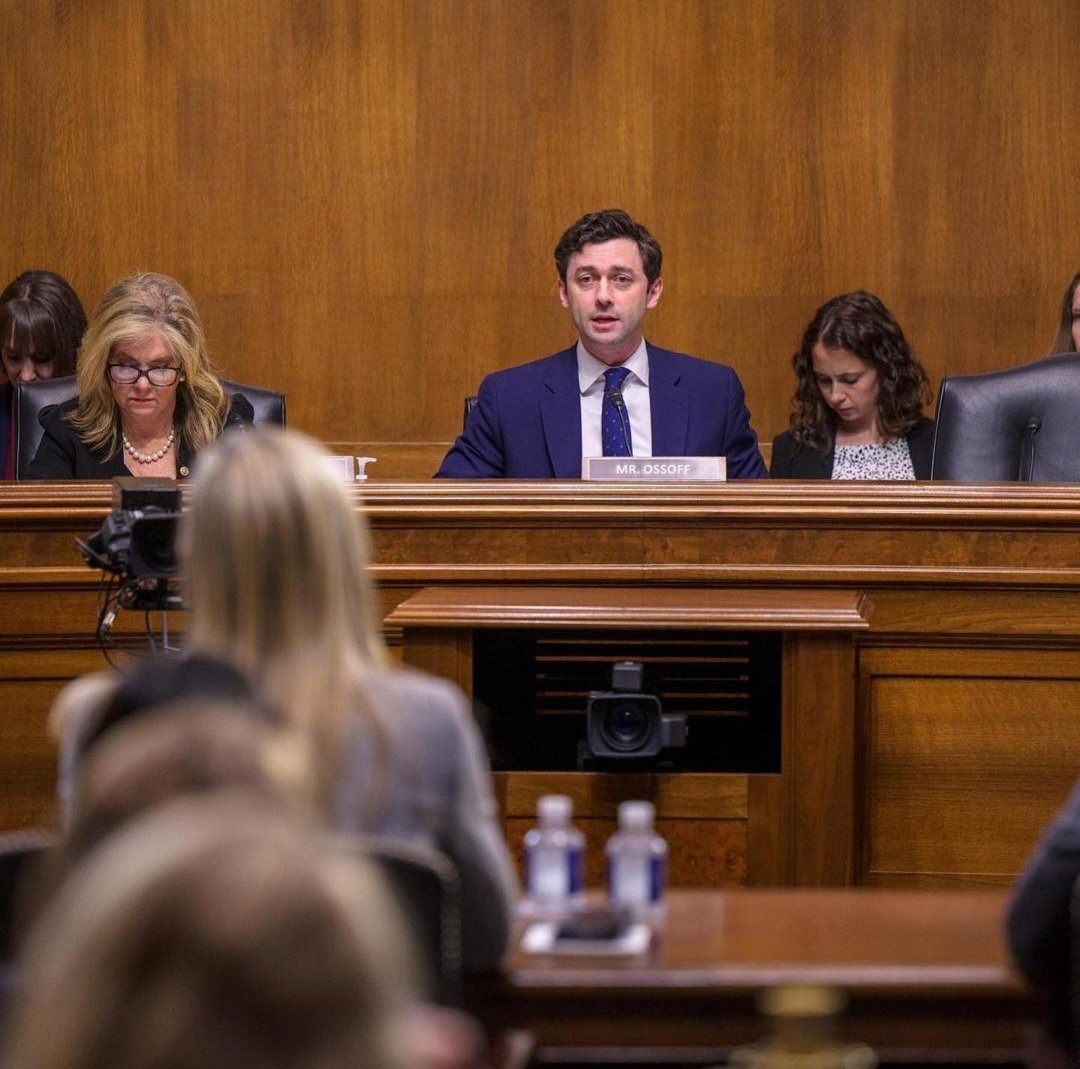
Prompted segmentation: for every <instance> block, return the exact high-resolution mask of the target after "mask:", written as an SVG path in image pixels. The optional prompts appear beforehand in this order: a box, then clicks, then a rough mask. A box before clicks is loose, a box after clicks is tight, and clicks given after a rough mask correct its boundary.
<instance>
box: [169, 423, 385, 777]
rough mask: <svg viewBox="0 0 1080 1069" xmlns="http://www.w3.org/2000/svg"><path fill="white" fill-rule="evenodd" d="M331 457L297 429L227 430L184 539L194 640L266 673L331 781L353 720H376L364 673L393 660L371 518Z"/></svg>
mask: <svg viewBox="0 0 1080 1069" xmlns="http://www.w3.org/2000/svg"><path fill="white" fill-rule="evenodd" d="M328 458H329V454H328V453H327V452H326V450H324V449H323V448H322V447H321V446H320V445H318V444H317V443H316V442H315V441H314V440H313V439H311V438H309V437H307V436H306V435H303V434H300V433H298V432H296V431H283V430H280V429H276V428H266V427H264V428H256V429H254V430H251V431H248V432H247V433H245V434H242V435H240V434H237V435H227V436H226V437H225V438H223V439H222V440H221V441H220V442H218V443H217V444H216V445H215V446H214V447H213V448H212V449H210V450H209V451H208V452H207V453H206V454H205V455H204V456H203V457H202V458H200V462H199V466H198V469H197V470H196V474H195V480H194V487H193V491H192V495H191V502H190V505H191V507H190V510H189V513H188V516H187V522H186V524H185V527H184V535H183V536H182V543H181V544H182V552H183V554H184V556H185V558H186V564H187V573H188V582H189V585H188V590H189V594H190V602H191V607H192V616H191V627H190V630H189V632H188V637H189V645H190V647H191V648H192V649H193V650H200V651H203V652H205V653H209V654H211V655H213V656H217V657H222V658H225V659H227V660H229V661H231V662H232V663H233V664H235V665H236V666H237V667H238V668H239V669H240V670H241V671H243V672H245V673H246V674H247V675H248V676H249V678H251V679H253V680H255V681H257V682H258V683H259V684H260V685H261V690H262V693H263V694H264V696H265V697H266V698H267V699H268V700H269V701H270V702H272V703H273V705H274V706H276V707H277V708H278V709H280V710H281V712H282V714H283V716H284V718H285V721H286V724H287V725H288V726H289V727H291V728H293V729H294V732H295V735H296V736H297V738H298V739H299V740H300V742H301V745H307V746H310V747H311V748H312V754H311V757H312V759H313V761H314V762H315V766H316V767H317V768H318V769H320V771H321V772H322V773H323V777H322V778H324V779H325V781H326V782H330V781H331V780H332V779H333V778H334V770H335V769H336V767H337V762H338V760H339V754H340V749H341V747H340V742H341V737H342V733H343V731H344V730H345V725H346V723H347V722H348V720H349V718H350V717H352V716H353V715H354V714H356V713H357V712H359V713H361V714H362V715H363V714H364V713H367V714H368V716H369V719H371V720H372V722H374V717H373V714H372V713H371V711H370V708H369V704H368V702H367V700H366V696H365V688H364V678H365V675H366V674H367V673H368V672H370V671H371V669H372V668H376V667H382V666H384V665H385V664H386V660H387V658H386V648H385V645H384V643H383V638H382V632H381V630H380V627H379V624H378V621H377V616H376V613H375V594H374V588H373V584H372V582H371V578H370V576H369V574H368V559H369V551H368V533H367V525H366V522H365V520H364V517H363V515H362V513H361V512H360V510H359V509H358V507H357V502H356V500H355V499H354V498H353V497H351V496H350V492H349V491H347V490H346V489H345V486H344V484H343V483H342V480H341V476H340V475H339V474H338V473H337V472H336V471H335V470H334V468H333V466H332V464H331V463H330V462H329V459H328ZM376 726H377V725H376Z"/></svg>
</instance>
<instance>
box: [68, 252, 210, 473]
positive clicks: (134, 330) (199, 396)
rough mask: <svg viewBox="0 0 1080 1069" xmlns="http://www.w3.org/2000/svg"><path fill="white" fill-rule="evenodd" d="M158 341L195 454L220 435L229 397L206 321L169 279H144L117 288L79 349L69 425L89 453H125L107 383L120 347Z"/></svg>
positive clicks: (180, 423) (185, 438) (182, 431)
mask: <svg viewBox="0 0 1080 1069" xmlns="http://www.w3.org/2000/svg"><path fill="white" fill-rule="evenodd" d="M155 335H156V336H159V337H160V338H161V339H162V341H163V342H164V343H165V345H166V347H167V348H168V350H169V352H170V353H171V354H172V356H173V357H174V358H175V360H176V361H177V363H178V364H179V365H180V379H179V381H178V385H177V391H176V414H175V423H176V428H177V433H178V434H179V436H180V440H181V441H182V442H184V443H185V444H186V445H187V447H188V448H189V449H190V450H191V451H192V452H199V451H200V450H202V449H205V448H206V447H207V446H208V445H209V444H210V443H211V442H213V441H214V440H215V439H217V437H218V436H219V435H220V434H221V429H222V427H223V426H224V424H225V417H226V416H227V415H228V398H227V397H226V395H225V391H224V389H223V388H222V385H221V382H220V380H219V378H218V376H217V374H216V372H215V370H214V368H213V366H212V365H211V363H210V354H209V352H208V350H207V347H206V337H205V335H204V334H203V327H202V320H201V319H200V318H199V313H198V310H197V309H196V307H195V302H194V301H193V300H192V298H191V295H190V294H189V293H188V292H187V290H185V289H184V287H183V286H181V285H180V283H179V282H177V281H176V280H175V279H172V278H169V277H167V276H166V275H157V274H150V273H146V274H141V275H132V276H131V277H130V278H122V279H120V281H119V282H116V283H114V284H113V286H112V287H111V288H110V289H109V291H108V292H107V293H106V294H105V296H104V297H102V299H101V303H100V304H99V305H98V306H97V308H96V309H95V310H94V314H93V315H92V316H91V317H90V324H89V326H88V327H87V328H86V334H85V336H84V338H83V343H82V347H81V348H80V349H79V361H78V368H77V374H78V380H79V407H78V410H77V412H76V413H75V416H74V418H73V419H72V423H73V425H74V426H75V428H76V429H77V430H78V431H79V434H80V435H81V437H82V438H83V440H84V441H85V442H86V444H87V445H88V446H90V448H92V449H106V450H108V452H109V455H110V456H111V455H112V454H113V453H115V452H116V451H117V450H118V449H119V448H120V430H121V428H120V413H119V409H118V408H117V405H116V401H115V400H114V398H113V391H112V386H111V384H110V382H109V374H108V364H109V360H110V357H111V356H112V354H113V351H114V349H115V348H116V346H117V345H118V344H120V343H123V342H132V341H142V340H144V339H146V338H148V337H153V336H155Z"/></svg>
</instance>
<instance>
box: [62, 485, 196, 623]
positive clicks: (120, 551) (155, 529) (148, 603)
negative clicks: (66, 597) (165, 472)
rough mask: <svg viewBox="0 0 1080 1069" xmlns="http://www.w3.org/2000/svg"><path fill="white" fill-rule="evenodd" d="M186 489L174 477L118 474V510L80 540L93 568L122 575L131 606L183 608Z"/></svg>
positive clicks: (124, 597) (123, 601)
mask: <svg viewBox="0 0 1080 1069" xmlns="http://www.w3.org/2000/svg"><path fill="white" fill-rule="evenodd" d="M179 518H180V490H179V489H178V488H177V486H176V483H175V482H173V480H172V479H137V478H134V477H118V478H116V479H113V511H112V512H111V513H110V514H109V515H108V516H106V517H105V522H104V523H103V524H102V525H101V529H100V530H99V531H98V532H97V533H96V534H94V535H92V536H91V537H90V538H88V539H87V540H86V541H85V542H84V541H82V540H81V539H76V540H75V542H76V545H77V546H78V547H79V552H80V553H81V554H82V556H83V559H84V560H85V561H86V563H87V564H89V565H90V567H91V568H100V569H101V570H102V571H105V572H108V573H110V574H111V575H116V576H119V577H120V579H121V585H120V590H119V604H120V605H121V607H123V608H125V609H150V610H153V609H179V608H182V603H181V600H180V596H179V594H178V592H177V590H176V580H175V576H176V572H177V562H176V524H177V521H178V520H179Z"/></svg>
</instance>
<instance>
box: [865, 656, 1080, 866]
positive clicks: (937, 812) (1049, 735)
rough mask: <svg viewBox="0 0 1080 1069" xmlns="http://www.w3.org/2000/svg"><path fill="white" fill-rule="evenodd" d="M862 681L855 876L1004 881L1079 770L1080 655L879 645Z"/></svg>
mask: <svg viewBox="0 0 1080 1069" xmlns="http://www.w3.org/2000/svg"><path fill="white" fill-rule="evenodd" d="M860 676H861V680H862V692H863V693H862V700H861V702H860V707H861V709H862V717H863V733H864V750H865V754H866V758H865V767H864V787H863V789H862V791H861V792H860V793H861V794H862V796H863V798H864V799H865V814H864V827H863V830H862V834H861V835H860V840H861V841H862V843H863V846H864V850H863V857H862V859H861V869H862V871H861V872H860V873H859V876H858V878H857V880H856V882H859V883H866V884H869V885H887V886H919V887H933V886H955V885H956V884H958V883H969V884H973V885H980V884H991V885H1000V886H1007V885H1008V884H1010V883H1011V882H1012V880H1013V877H1014V874H1015V873H1016V872H1017V871H1018V870H1019V869H1020V867H1021V866H1022V865H1023V863H1024V860H1025V859H1026V858H1027V857H1028V855H1029V854H1030V853H1031V850H1032V848H1033V847H1034V845H1035V841H1036V838H1037V837H1038V835H1039V834H1040V832H1041V831H1042V829H1043V827H1044V825H1045V822H1046V821H1047V820H1048V819H1049V818H1050V817H1051V816H1052V815H1053V814H1054V813H1055V812H1056V811H1057V810H1058V808H1059V807H1060V806H1061V804H1062V803H1063V801H1064V800H1065V797H1066V795H1067V793H1068V791H1069V789H1070V787H1071V786H1072V784H1073V782H1074V780H1075V777H1076V769H1077V767H1078V766H1080V744H1078V740H1077V739H1076V735H1075V723H1076V709H1077V706H1078V704H1080V651H1077V650H1070V651H1054V650H1030V649H1029V650H1022V651H1021V650H1009V649H996V650H980V649H951V650H933V649H921V650H919V649H907V650H905V649H875V650H869V651H863V652H862V654H861V655H860Z"/></svg>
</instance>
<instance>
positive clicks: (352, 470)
mask: <svg viewBox="0 0 1080 1069" xmlns="http://www.w3.org/2000/svg"><path fill="white" fill-rule="evenodd" d="M328 460H329V463H330V465H331V467H332V468H333V469H334V471H336V472H337V473H338V474H339V475H340V476H341V478H342V479H343V480H344V481H345V482H347V483H364V482H367V466H368V465H369V464H374V463H375V457H346V456H341V455H340V454H339V455H335V456H332V457H329V458H328Z"/></svg>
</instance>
